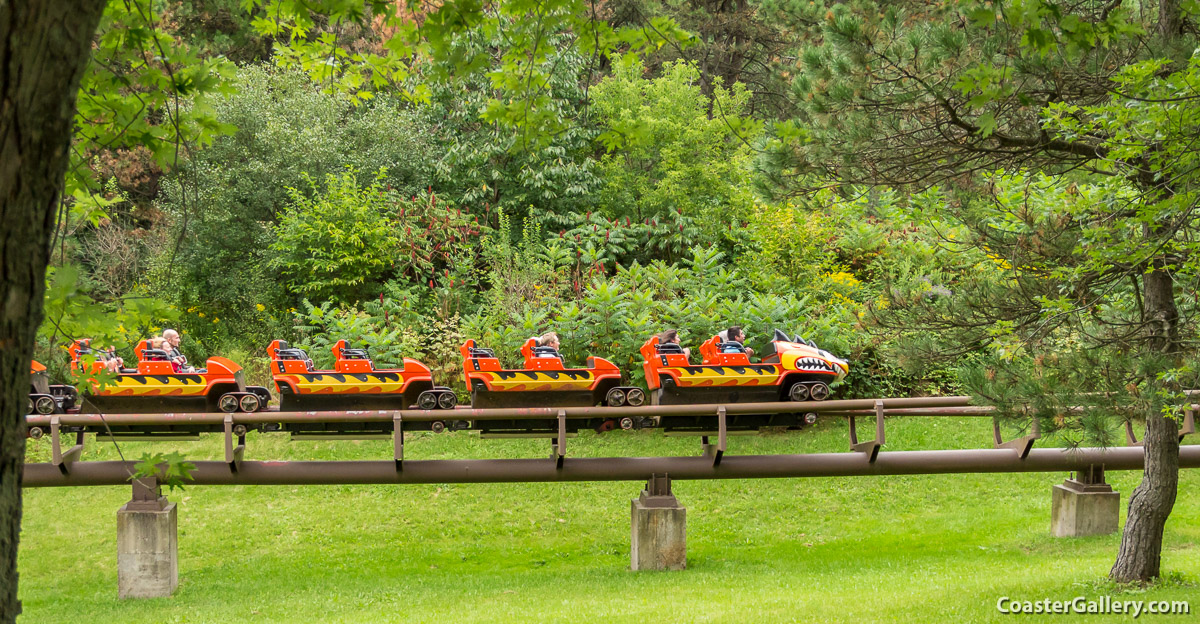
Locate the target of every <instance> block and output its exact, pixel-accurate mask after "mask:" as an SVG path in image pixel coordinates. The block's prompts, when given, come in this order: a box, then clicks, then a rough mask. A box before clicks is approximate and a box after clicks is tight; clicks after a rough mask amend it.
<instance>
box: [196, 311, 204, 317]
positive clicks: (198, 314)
mask: <svg viewBox="0 0 1200 624" xmlns="http://www.w3.org/2000/svg"><path fill="white" fill-rule="evenodd" d="M196 316H199V317H200V318H204V313H203V312H199V313H197V314H196Z"/></svg>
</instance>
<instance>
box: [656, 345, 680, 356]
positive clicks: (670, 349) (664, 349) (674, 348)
mask: <svg viewBox="0 0 1200 624" xmlns="http://www.w3.org/2000/svg"><path fill="white" fill-rule="evenodd" d="M654 352H655V353H662V354H670V353H679V354H682V353H683V345H680V344H679V343H677V342H660V343H658V344H656V345H654Z"/></svg>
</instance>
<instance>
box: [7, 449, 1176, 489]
mask: <svg viewBox="0 0 1200 624" xmlns="http://www.w3.org/2000/svg"><path fill="white" fill-rule="evenodd" d="M1143 461H1144V456H1143V451H1142V449H1141V448H1140V447H1122V448H1109V449H1095V448H1085V449H1075V450H1064V449H1036V450H1033V451H1030V452H1029V453H1028V454H1027V455H1026V456H1025V457H1024V458H1023V459H1022V458H1021V457H1020V456H1019V455H1018V454H1017V453H1014V452H1012V450H1009V449H973V450H955V451H890V452H884V453H878V455H877V456H876V457H875V458H874V460H873V461H872V458H871V457H869V456H868V455H867V454H865V453H817V454H806V455H733V456H729V455H727V456H725V458H724V460H723V461H721V462H720V463H719V464H715V463H714V462H713V460H712V458H711V456H696V457H605V458H568V459H566V460H564V461H562V462H561V464H559V463H558V462H556V461H554V459H475V460H416V461H413V460H410V461H405V462H403V465H401V464H399V463H398V462H393V461H296V462H286V461H244V462H241V463H240V464H238V465H237V467H236V469H235V468H234V467H233V466H231V465H230V464H228V463H226V462H220V461H201V462H196V470H195V472H193V473H192V479H191V480H190V481H189V482H188V485H333V484H387V483H393V484H412V483H497V482H549V481H644V480H646V479H648V478H649V477H650V476H651V475H654V474H660V475H661V474H666V475H669V476H670V478H671V479H771V478H791V477H845V476H881V475H908V474H951V473H992V472H1066V471H1069V470H1084V469H1086V468H1088V467H1089V466H1103V468H1104V470H1139V469H1141V468H1142V466H1143ZM133 466H134V463H133V462H120V461H104V462H79V463H74V464H72V465H71V466H70V469H69V471H68V470H64V469H62V468H61V467H60V466H55V465H52V464H26V465H25V476H24V480H23V481H22V487H71V486H100V485H127V484H128V483H129V482H130V475H131V474H132V473H133ZM1179 467H1180V468H1200V445H1187V446H1183V447H1181V448H1180V449H1179Z"/></svg>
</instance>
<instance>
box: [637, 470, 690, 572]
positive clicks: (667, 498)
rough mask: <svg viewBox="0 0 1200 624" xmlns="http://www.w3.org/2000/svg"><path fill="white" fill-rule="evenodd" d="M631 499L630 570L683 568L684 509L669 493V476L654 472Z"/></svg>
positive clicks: (685, 532) (685, 514)
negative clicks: (642, 488) (644, 487)
mask: <svg viewBox="0 0 1200 624" xmlns="http://www.w3.org/2000/svg"><path fill="white" fill-rule="evenodd" d="M630 502H631V515H632V527H633V535H632V541H631V548H630V555H629V567H630V568H631V569H633V570H682V569H684V568H685V567H687V510H686V509H684V508H683V506H682V505H680V504H679V501H678V500H676V498H675V495H674V494H671V479H670V478H669V477H668V476H667V475H653V476H651V477H650V481H649V482H647V484H646V489H644V490H642V493H641V495H640V496H638V497H637V498H635V499H633V500H632V501H630Z"/></svg>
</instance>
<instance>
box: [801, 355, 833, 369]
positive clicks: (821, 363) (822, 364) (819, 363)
mask: <svg viewBox="0 0 1200 624" xmlns="http://www.w3.org/2000/svg"><path fill="white" fill-rule="evenodd" d="M799 365H800V366H807V367H808V368H819V369H821V370H833V366H832V365H830V364H829V362H826V361H825V360H821V359H818V358H812V357H806V358H800V361H799Z"/></svg>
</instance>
